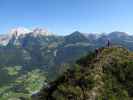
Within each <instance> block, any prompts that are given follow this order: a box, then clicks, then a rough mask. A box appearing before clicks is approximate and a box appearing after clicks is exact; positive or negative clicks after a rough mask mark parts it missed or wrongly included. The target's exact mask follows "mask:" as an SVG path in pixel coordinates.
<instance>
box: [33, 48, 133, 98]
mask: <svg viewBox="0 0 133 100" xmlns="http://www.w3.org/2000/svg"><path fill="white" fill-rule="evenodd" d="M132 72H133V52H129V51H128V50H127V49H125V48H122V47H116V46H115V47H110V48H100V49H99V50H98V53H95V52H93V53H90V54H89V55H87V56H86V57H83V58H81V59H80V60H78V61H77V64H76V65H75V66H73V69H71V70H68V71H66V72H65V73H64V74H63V75H62V76H60V77H59V78H58V79H57V80H55V81H53V82H51V83H49V85H47V86H45V87H44V88H43V89H42V90H41V91H40V92H39V93H38V94H36V95H33V100H132V99H133V76H132Z"/></svg>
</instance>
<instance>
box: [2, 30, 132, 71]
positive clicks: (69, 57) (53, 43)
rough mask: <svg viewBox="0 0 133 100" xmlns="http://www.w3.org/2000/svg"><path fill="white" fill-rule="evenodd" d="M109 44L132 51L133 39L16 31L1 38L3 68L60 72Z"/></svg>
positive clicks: (113, 35) (122, 35)
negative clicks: (11, 67)
mask: <svg viewBox="0 0 133 100" xmlns="http://www.w3.org/2000/svg"><path fill="white" fill-rule="evenodd" d="M107 40H110V42H111V44H113V45H121V46H124V47H127V48H128V49H129V50H133V36H131V35H128V34H127V33H124V32H112V33H109V34H98V33H81V32H79V31H75V32H73V33H71V34H70V35H67V36H58V35H55V34H53V33H51V32H48V31H47V30H46V29H42V28H35V29H33V30H32V31H31V30H28V29H25V28H16V29H12V30H11V31H10V32H8V34H5V35H1V36H0V55H1V56H0V65H5V66H11V65H12V66H16V65H20V66H23V68H24V69H26V70H30V69H33V67H34V68H36V67H37V68H42V69H44V70H46V71H48V72H50V73H51V70H52V71H54V72H55V71H57V72H58V71H59V69H60V68H59V66H64V65H65V64H68V63H73V62H74V61H75V60H76V59H78V58H79V57H81V56H83V55H85V54H86V53H88V52H90V51H93V50H94V49H95V48H98V47H103V46H105V45H106V42H107ZM57 66H58V67H57ZM52 73H53V72H52Z"/></svg>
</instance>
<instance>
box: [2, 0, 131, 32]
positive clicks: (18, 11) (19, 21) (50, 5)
mask: <svg viewBox="0 0 133 100" xmlns="http://www.w3.org/2000/svg"><path fill="white" fill-rule="evenodd" d="M132 5H133V0H0V33H6V32H7V31H8V30H10V29H11V28H14V27H20V26H22V27H27V28H32V27H45V28H47V29H48V30H49V31H51V32H54V33H57V34H69V33H71V32H73V31H76V30H79V31H81V32H111V31H125V32H130V33H133V6H132Z"/></svg>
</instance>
